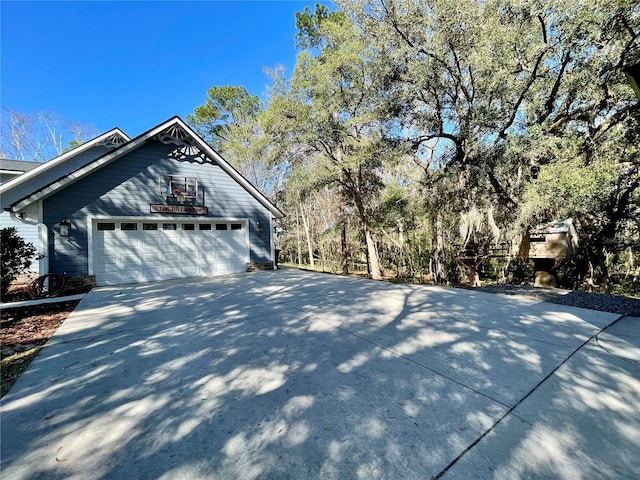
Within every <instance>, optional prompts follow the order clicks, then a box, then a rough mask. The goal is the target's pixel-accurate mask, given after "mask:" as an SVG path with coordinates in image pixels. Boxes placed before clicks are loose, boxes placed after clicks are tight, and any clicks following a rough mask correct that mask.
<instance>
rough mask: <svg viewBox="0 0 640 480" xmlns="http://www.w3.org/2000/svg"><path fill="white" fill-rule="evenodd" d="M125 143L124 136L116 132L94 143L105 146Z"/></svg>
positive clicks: (110, 146)
mask: <svg viewBox="0 0 640 480" xmlns="http://www.w3.org/2000/svg"><path fill="white" fill-rule="evenodd" d="M125 143H127V139H126V138H124V137H123V136H122V135H120V134H118V133H114V134H113V135H111V136H109V137H107V138H105V139H104V140H102V141H101V142H99V143H96V145H99V146H101V147H107V148H115V147H119V146H120V145H124V144H125Z"/></svg>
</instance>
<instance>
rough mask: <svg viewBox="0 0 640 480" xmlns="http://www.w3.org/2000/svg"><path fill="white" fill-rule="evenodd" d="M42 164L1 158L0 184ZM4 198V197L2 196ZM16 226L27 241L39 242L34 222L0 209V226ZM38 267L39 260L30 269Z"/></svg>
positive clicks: (19, 233) (0, 198)
mask: <svg viewBox="0 0 640 480" xmlns="http://www.w3.org/2000/svg"><path fill="white" fill-rule="evenodd" d="M40 165H42V163H40V162H27V161H24V160H5V159H0V185H2V184H4V183H7V182H9V181H11V180H13V179H15V178H17V177H19V176H20V175H23V174H25V173H27V172H29V171H31V170H33V169H34V168H36V167H38V166H40ZM0 200H2V197H0ZM5 227H15V229H16V230H17V231H18V235H20V236H21V237H22V238H23V239H24V240H26V241H27V242H30V243H33V244H34V245H36V244H37V243H38V228H37V225H36V224H35V222H34V223H25V222H23V221H22V220H20V219H19V218H14V217H13V216H12V214H11V212H9V211H5V210H1V211H0V228H5ZM37 269H38V262H33V263H32V265H31V268H30V270H36V271H37Z"/></svg>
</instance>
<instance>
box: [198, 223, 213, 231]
mask: <svg viewBox="0 0 640 480" xmlns="http://www.w3.org/2000/svg"><path fill="white" fill-rule="evenodd" d="M198 228H199V229H200V230H211V224H210V223H200V224H198Z"/></svg>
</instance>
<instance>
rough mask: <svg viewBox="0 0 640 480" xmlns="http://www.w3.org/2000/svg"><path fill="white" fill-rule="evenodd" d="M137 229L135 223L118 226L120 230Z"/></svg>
mask: <svg viewBox="0 0 640 480" xmlns="http://www.w3.org/2000/svg"><path fill="white" fill-rule="evenodd" d="M137 229H138V224H137V223H121V224H120V230H137Z"/></svg>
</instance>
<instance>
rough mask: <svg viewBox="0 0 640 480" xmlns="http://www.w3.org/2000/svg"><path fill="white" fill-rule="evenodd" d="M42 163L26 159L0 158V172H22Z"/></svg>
mask: <svg viewBox="0 0 640 480" xmlns="http://www.w3.org/2000/svg"><path fill="white" fill-rule="evenodd" d="M40 165H42V162H30V161H28V160H8V159H6V158H0V173H14V174H16V175H17V174H22V173H24V172H28V171H30V170H33V169H34V168H36V167H38V166H40Z"/></svg>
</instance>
